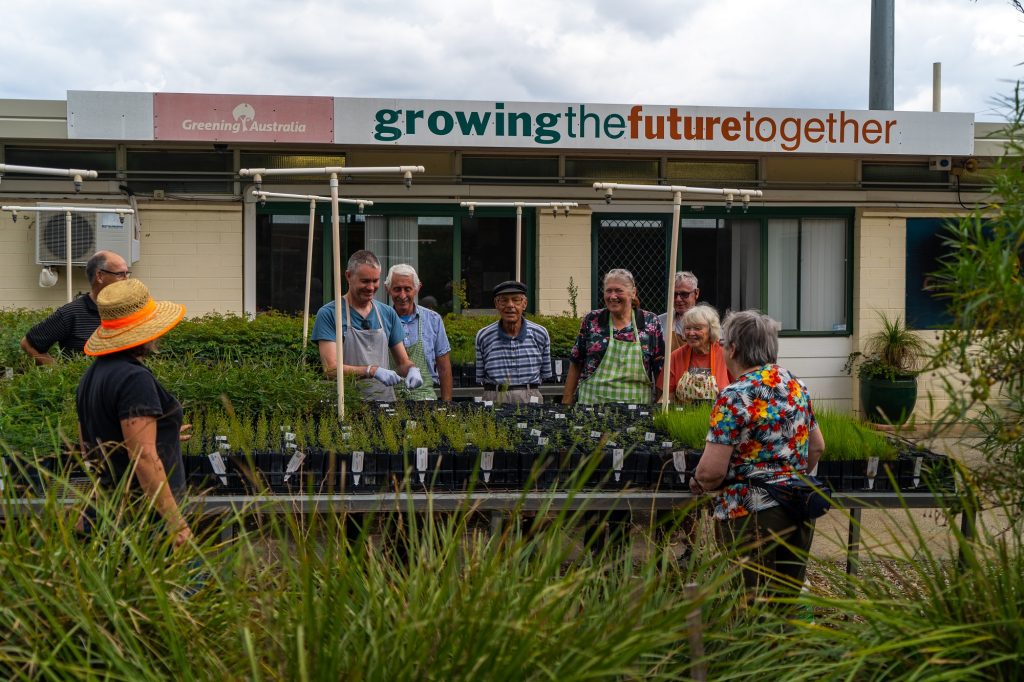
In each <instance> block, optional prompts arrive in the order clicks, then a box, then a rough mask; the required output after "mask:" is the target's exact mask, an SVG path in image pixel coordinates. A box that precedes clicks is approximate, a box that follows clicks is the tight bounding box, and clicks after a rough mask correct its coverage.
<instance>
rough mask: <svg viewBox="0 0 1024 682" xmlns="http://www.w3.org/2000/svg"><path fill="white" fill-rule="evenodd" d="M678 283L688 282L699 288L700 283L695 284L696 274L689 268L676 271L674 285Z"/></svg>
mask: <svg viewBox="0 0 1024 682" xmlns="http://www.w3.org/2000/svg"><path fill="white" fill-rule="evenodd" d="M680 284H689V285H690V286H691V287H693V288H694V289H699V288H700V285H698V284H697V275H695V274H693V273H692V272H690V271H689V270H680V271H679V272H677V273H676V282H675V286H679V285H680Z"/></svg>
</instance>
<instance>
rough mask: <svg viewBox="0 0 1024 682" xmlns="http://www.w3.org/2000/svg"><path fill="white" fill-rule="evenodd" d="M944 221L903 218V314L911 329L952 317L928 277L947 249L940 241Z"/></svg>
mask: <svg viewBox="0 0 1024 682" xmlns="http://www.w3.org/2000/svg"><path fill="white" fill-rule="evenodd" d="M945 224H946V221H945V220H944V219H942V218H908V219H907V275H906V318H907V326H908V327H910V328H912V329H935V328H939V327H948V326H949V325H950V323H952V321H953V318H952V316H951V315H950V314H949V311H948V310H946V303H945V302H944V301H943V300H942V299H940V298H937V297H936V296H935V295H934V294H933V293H932V287H931V281H930V275H931V273H933V272H935V271H936V270H938V269H939V261H940V259H942V258H943V257H944V256H947V255H949V253H950V251H949V247H947V246H946V245H945V244H943V243H942V232H943V229H944V226H945Z"/></svg>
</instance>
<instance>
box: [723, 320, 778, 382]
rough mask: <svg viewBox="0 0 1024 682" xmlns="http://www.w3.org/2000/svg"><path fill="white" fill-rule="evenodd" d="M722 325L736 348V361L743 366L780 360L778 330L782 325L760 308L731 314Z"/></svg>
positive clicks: (728, 341) (724, 333)
mask: <svg viewBox="0 0 1024 682" xmlns="http://www.w3.org/2000/svg"><path fill="white" fill-rule="evenodd" d="M722 327H723V329H722V333H723V335H724V336H723V338H724V339H725V341H726V343H728V344H729V345H730V346H733V347H735V348H736V362H738V363H739V364H740V365H741V366H742V367H744V368H746V367H760V366H761V365H768V364H772V363H775V362H778V360H779V329H780V328H781V327H782V325H780V324H779V323H778V322H777V321H775V320H774V319H772V318H771V317H769V316H767V315H765V314H764V313H762V312H761V311H760V310H741V311H739V312H735V313H729V314H728V315H726V316H725V323H724V324H723V325H722Z"/></svg>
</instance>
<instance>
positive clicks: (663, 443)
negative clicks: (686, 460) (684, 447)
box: [661, 440, 675, 450]
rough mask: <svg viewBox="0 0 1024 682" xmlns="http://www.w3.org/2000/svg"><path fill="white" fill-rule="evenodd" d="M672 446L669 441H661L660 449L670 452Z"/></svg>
mask: <svg viewBox="0 0 1024 682" xmlns="http://www.w3.org/2000/svg"><path fill="white" fill-rule="evenodd" d="M673 445H675V443H673V442H672V441H670V440H663V441H661V447H662V448H664V449H665V450H671V449H672V446H673Z"/></svg>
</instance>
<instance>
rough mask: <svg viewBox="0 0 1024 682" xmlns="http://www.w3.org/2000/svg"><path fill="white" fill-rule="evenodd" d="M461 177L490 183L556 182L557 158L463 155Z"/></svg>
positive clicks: (466, 179)
mask: <svg viewBox="0 0 1024 682" xmlns="http://www.w3.org/2000/svg"><path fill="white" fill-rule="evenodd" d="M462 179H463V180H464V181H469V182H492V183H517V182H523V183H526V182H529V183H531V184H536V183H537V182H538V181H546V182H557V181H558V159H557V158H516V157H511V158H509V157H496V156H463V157H462Z"/></svg>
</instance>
